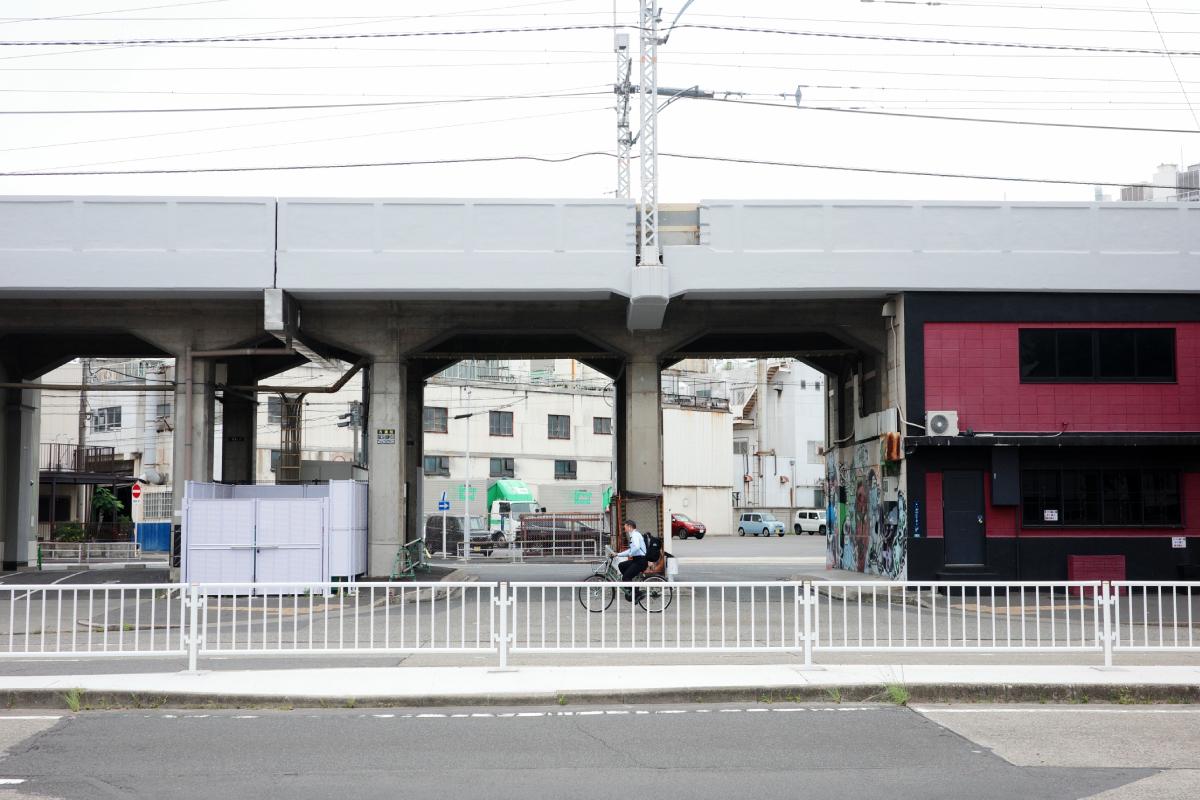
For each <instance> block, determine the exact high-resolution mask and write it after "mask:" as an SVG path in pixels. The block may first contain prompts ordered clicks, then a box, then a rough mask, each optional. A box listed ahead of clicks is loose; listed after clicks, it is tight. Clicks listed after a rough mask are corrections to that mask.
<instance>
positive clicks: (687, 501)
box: [663, 406, 733, 535]
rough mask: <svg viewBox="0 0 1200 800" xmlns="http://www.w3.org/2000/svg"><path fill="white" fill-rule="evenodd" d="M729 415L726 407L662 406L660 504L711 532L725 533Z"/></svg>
mask: <svg viewBox="0 0 1200 800" xmlns="http://www.w3.org/2000/svg"><path fill="white" fill-rule="evenodd" d="M732 430H733V415H732V414H730V413H728V412H726V411H711V410H697V409H692V408H679V407H676V406H664V407H663V503H664V506H665V508H666V512H667V514H668V515H670V514H672V513H684V514H687V515H688V516H689V517H692V518H693V519H696V520H699V521H700V522H703V523H704V524H705V525H706V526H707V527H708V530H709V531H710V532H711V533H712V534H713V535H723V534H728V533H729V532H730V530H731V527H730V525H731V522H732V498H733V495H732V490H733V485H732V482H731V481H730V479H729V471H728V468H727V465H728V462H727V460H726V459H727V458H728V452H729V447H730V441H731V439H732Z"/></svg>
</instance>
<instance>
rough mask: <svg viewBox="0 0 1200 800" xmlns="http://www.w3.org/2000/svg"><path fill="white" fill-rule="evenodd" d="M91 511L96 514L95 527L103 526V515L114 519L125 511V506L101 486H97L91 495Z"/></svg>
mask: <svg viewBox="0 0 1200 800" xmlns="http://www.w3.org/2000/svg"><path fill="white" fill-rule="evenodd" d="M92 509H93V510H94V511H95V512H96V523H97V526H99V525H103V524H104V515H105V514H110V515H111V516H112V517H113V519H116V516H117V514H119V513H121V512H122V511H124V510H125V504H124V503H122V502H121V501H120V500H118V499H117V498H116V496H114V495H113V493H112V492H110V491H109V490H108V489H105V488H104V487H103V486H97V487H96V491H95V492H94V493H93V494H92Z"/></svg>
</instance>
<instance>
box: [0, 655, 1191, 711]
mask: <svg viewBox="0 0 1200 800" xmlns="http://www.w3.org/2000/svg"><path fill="white" fill-rule="evenodd" d="M889 686H892V687H897V686H900V687H904V688H905V690H906V692H907V696H908V697H910V698H911V699H913V700H922V701H926V702H933V701H950V700H964V699H965V700H979V701H1001V702H1038V701H1043V700H1044V701H1058V702H1061V701H1064V700H1074V701H1077V702H1088V701H1089V700H1090V701H1091V702H1102V701H1104V700H1111V701H1115V702H1198V701H1200V666H1172V667H1165V666H1164V667H1134V666H1130V667H1115V668H1101V667H1078V666H1045V665H1042V666H992V665H959V666H935V665H906V666H884V665H866V664H859V665H845V666H825V667H812V668H804V667H799V666H791V665H744V664H741V665H709V666H602V667H521V668H519V669H510V670H500V669H495V668H486V667H386V668H385V667H379V668H361V667H357V668H332V669H289V670H242V671H227V672H226V671H218V672H206V671H201V672H195V673H189V672H163V673H147V674H124V675H57V676H19V677H18V676H13V677H0V692H2V693H3V694H4V695H6V700H7V703H8V705H9V706H10V707H22V706H26V707H28V706H45V705H54V706H59V707H61V706H63V705H65V702H66V701H65V698H64V695H65V694H66V693H67V692H69V691H71V690H72V689H78V690H81V691H82V692H83V693H84V697H85V698H86V700H85V705H90V706H92V707H111V706H130V705H132V706H146V705H191V704H213V705H218V706H219V705H252V704H268V705H270V704H274V705H278V704H291V705H328V704H352V703H357V704H376V705H398V704H402V705H439V704H440V705H455V704H457V705H464V704H469V705H486V704H497V703H507V704H530V703H533V704H547V703H549V704H553V703H566V702H576V703H578V702H584V703H586V702H610V703H611V702H676V701H688V702H697V701H706V700H722V701H744V700H751V701H759V700H784V699H790V700H799V699H820V700H825V701H828V700H829V699H830V698H835V699H839V700H840V699H846V700H848V701H849V700H864V699H877V700H878V699H884V700H887V699H888V697H889V695H888V692H887V687H889ZM891 699H892V700H893V701H895V700H896V699H897V698H896V697H895V696H892V697H891Z"/></svg>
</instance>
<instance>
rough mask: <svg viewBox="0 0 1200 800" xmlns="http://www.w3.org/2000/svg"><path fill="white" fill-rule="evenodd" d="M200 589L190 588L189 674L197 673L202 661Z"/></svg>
mask: <svg viewBox="0 0 1200 800" xmlns="http://www.w3.org/2000/svg"><path fill="white" fill-rule="evenodd" d="M199 620H200V587H199V586H197V585H196V584H194V583H193V584H191V586H190V587H189V588H188V635H187V643H188V672H195V671H196V669H197V665H198V662H199V659H200V622H199Z"/></svg>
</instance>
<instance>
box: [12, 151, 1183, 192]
mask: <svg viewBox="0 0 1200 800" xmlns="http://www.w3.org/2000/svg"><path fill="white" fill-rule="evenodd" d="M659 156H661V157H663V158H675V159H681V160H688V161H708V162H716V163H725V164H743V165H754V166H769V167H788V168H794V169H815V170H831V171H835V172H860V173H867V174H873V175H905V176H913V177H921V178H953V179H959V180H976V181H999V182H1006V183H1038V184H1049V185H1062V186H1130V185H1133V184H1131V183H1130V182H1129V181H1107V180H1086V181H1084V180H1072V179H1065V178H1064V179H1058V178H1031V177H1026V176H1011V175H1009V176H1004V175H983V174H977V173H963V172H937V171H931V170H906V169H887V168H883V167H855V166H845V165H840V164H817V163H811V162H799V161H772V160H768V159H756V158H739V157H736V156H713V155H702V154H697V153H671V152H660V153H659ZM594 157H602V158H616V154H615V153H610V152H607V151H603V150H593V151H588V152H584V153H573V154H571V155H565V156H539V155H509V156H473V157H464V158H436V159H422V160H412V161H363V162H343V163H335V164H287V165H274V166H257V167H191V168H177V169H170V168H164V169H138V170H92V171H86V172H0V177H5V178H10V177H39V178H48V177H54V176H72V177H78V176H93V175H189V174H205V173H228V172H283V171H299V170H310V169H365V168H380V167H416V166H450V165H461V164H495V163H503V162H537V163H544V164H565V163H568V162H571V161H579V160H581V159H585V158H594ZM1137 185H1138V186H1148V187H1150V188H1155V189H1178V187H1177V186H1174V185H1171V186H1167V185H1159V184H1145V183H1139V184H1137Z"/></svg>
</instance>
